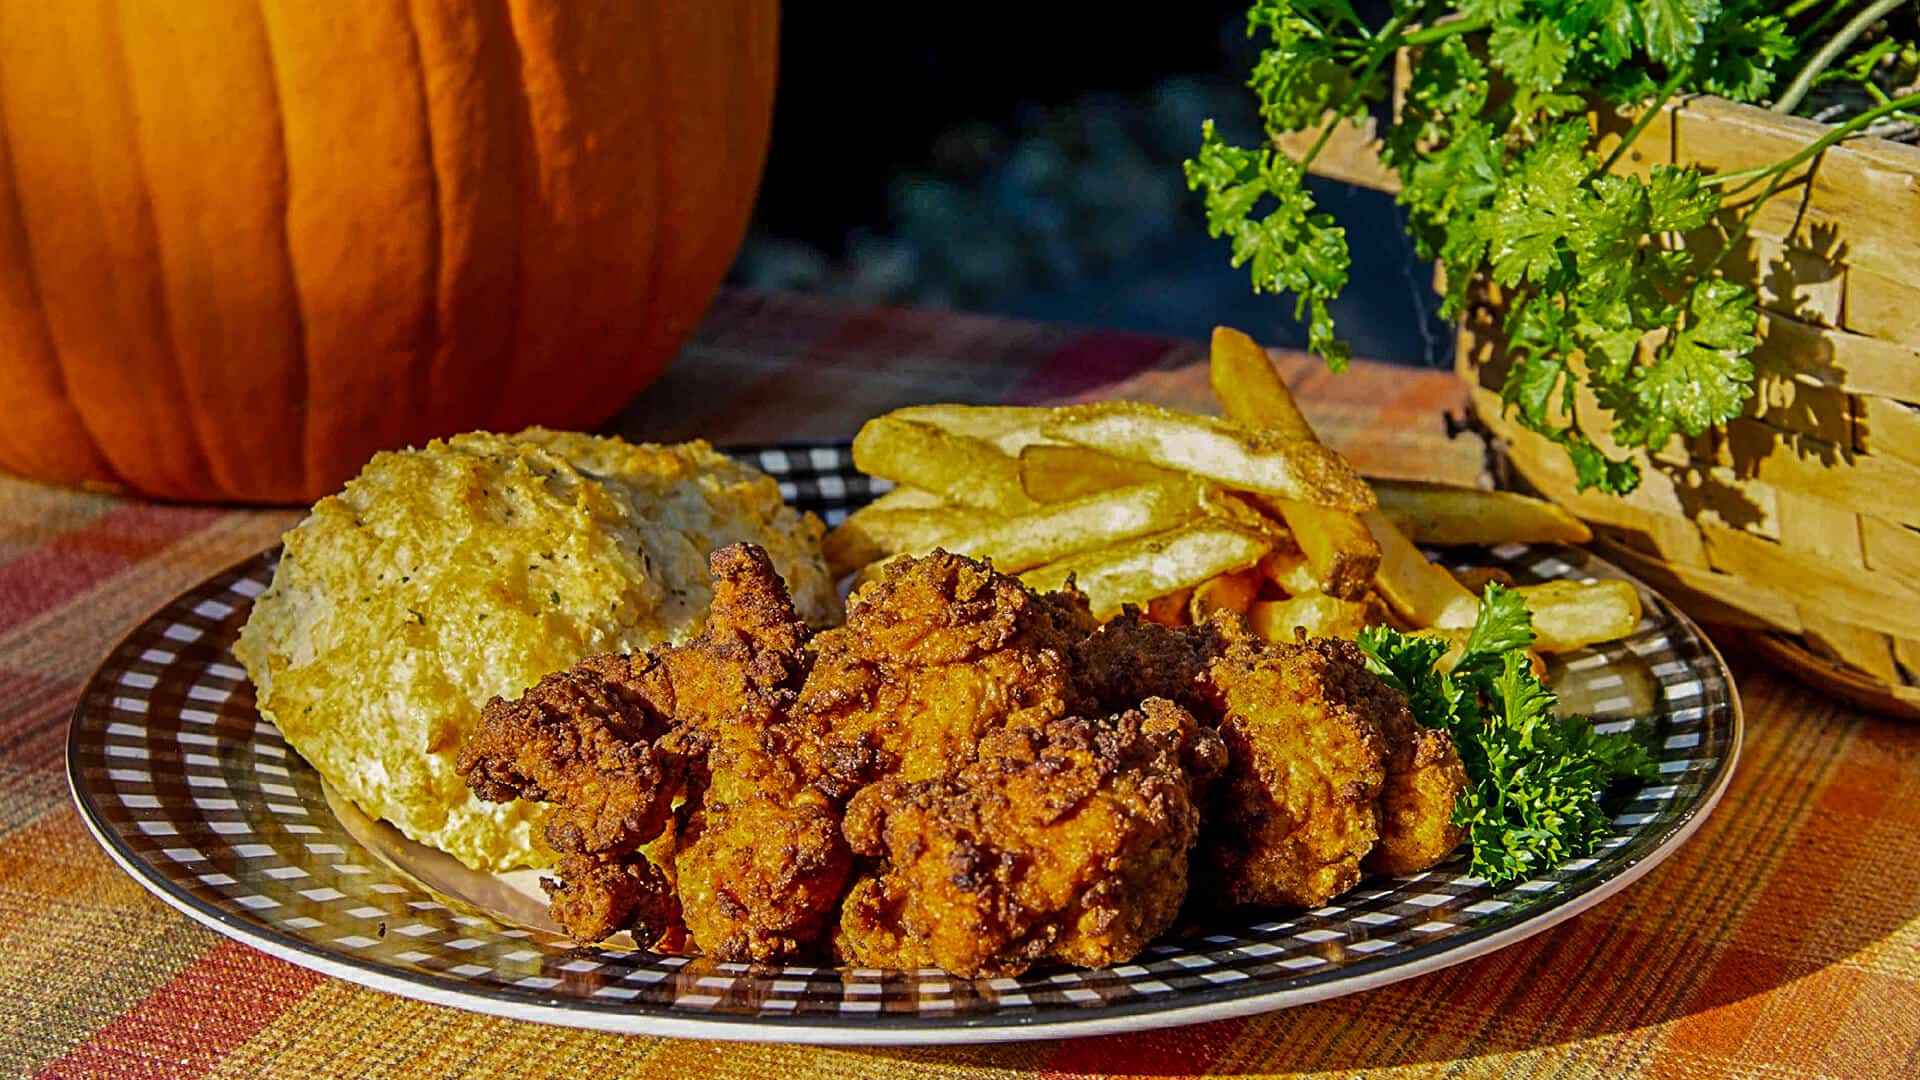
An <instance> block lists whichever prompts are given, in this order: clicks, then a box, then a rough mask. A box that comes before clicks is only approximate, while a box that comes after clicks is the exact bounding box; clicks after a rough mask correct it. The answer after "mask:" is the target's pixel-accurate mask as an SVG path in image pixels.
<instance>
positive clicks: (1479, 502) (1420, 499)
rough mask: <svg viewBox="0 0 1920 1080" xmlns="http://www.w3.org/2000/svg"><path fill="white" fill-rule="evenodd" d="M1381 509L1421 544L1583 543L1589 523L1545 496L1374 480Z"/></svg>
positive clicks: (1590, 534)
mask: <svg viewBox="0 0 1920 1080" xmlns="http://www.w3.org/2000/svg"><path fill="white" fill-rule="evenodd" d="M1373 494H1374V497H1375V498H1377V499H1379V500H1380V513H1381V514H1383V515H1385V516H1386V518H1387V520H1389V521H1391V522H1393V523H1394V525H1396V526H1398V527H1399V529H1400V531H1401V532H1403V533H1405V534H1406V535H1407V538H1408V539H1410V540H1412V541H1413V542H1414V543H1416V544H1435V545H1439V546H1442V547H1446V546H1457V545H1467V544H1480V545H1485V546H1492V545H1494V544H1533V543H1539V544H1584V543H1586V542H1587V541H1589V540H1592V539H1593V530H1591V529H1589V528H1587V526H1586V523H1585V522H1583V521H1581V520H1580V519H1579V518H1577V517H1574V516H1573V515H1572V514H1569V513H1567V512H1566V511H1565V510H1562V509H1561V508H1560V507H1558V506H1555V505H1554V504H1552V503H1550V502H1548V501H1546V500H1545V499H1534V498H1529V497H1527V496H1525V495H1518V494H1515V493H1514V492H1511V491H1480V490H1478V489H1476V488H1462V487H1453V486H1451V485H1448V484H1428V483H1422V482H1420V481H1418V480H1375V481H1373Z"/></svg>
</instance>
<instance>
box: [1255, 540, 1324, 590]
mask: <svg viewBox="0 0 1920 1080" xmlns="http://www.w3.org/2000/svg"><path fill="white" fill-rule="evenodd" d="M1259 569H1260V572H1261V573H1262V574H1265V575H1266V577H1267V580H1268V581H1271V582H1273V583H1274V584H1275V585H1277V586H1279V587H1280V591H1281V592H1283V593H1286V594H1287V595H1288V596H1299V595H1301V594H1303V593H1310V592H1318V591H1319V589H1318V585H1319V579H1318V578H1316V577H1315V576H1314V573H1313V567H1311V566H1309V565H1308V564H1307V557H1306V556H1305V555H1302V554H1301V553H1300V552H1298V551H1288V550H1285V549H1282V548H1274V549H1273V550H1272V551H1269V552H1267V554H1266V555H1265V556H1264V557H1263V558H1261V560H1260V568H1259Z"/></svg>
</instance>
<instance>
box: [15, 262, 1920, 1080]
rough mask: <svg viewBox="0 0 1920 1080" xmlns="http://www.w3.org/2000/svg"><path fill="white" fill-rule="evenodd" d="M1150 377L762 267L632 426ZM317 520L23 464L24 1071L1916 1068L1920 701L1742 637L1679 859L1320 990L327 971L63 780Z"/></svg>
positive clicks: (747, 1074) (749, 427) (19, 547)
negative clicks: (555, 1011)
mask: <svg viewBox="0 0 1920 1080" xmlns="http://www.w3.org/2000/svg"><path fill="white" fill-rule="evenodd" d="M1282 364H1283V367H1284V369H1285V371H1286V374H1287V375H1288V378H1289V381H1290V382H1291V383H1292V384H1293V385H1294V386H1295V387H1296V389H1297V391H1298V393H1299V395H1300V397H1301V398H1302V403H1303V407H1304V408H1305V409H1306V411H1307V412H1308V413H1309V415H1310V417H1311V419H1312V420H1313V421H1314V422H1315V424H1316V426H1317V427H1318V428H1319V429H1320V430H1321V431H1322V433H1323V434H1324V435H1325V437H1326V438H1327V440H1328V441H1329V442H1331V443H1332V444H1334V445H1335V446H1336V447H1338V448H1340V449H1341V450H1342V451H1343V452H1345V453H1346V454H1347V455H1348V456H1349V457H1350V458H1351V459H1352V460H1353V461H1354V462H1355V464H1357V465H1358V466H1359V467H1360V468H1361V469H1363V470H1365V471H1367V472H1370V473H1375V474H1380V475H1401V476H1435V475H1438V476H1440V477H1443V478H1449V479H1454V480H1458V481H1463V482H1466V481H1471V480H1472V479H1473V478H1474V477H1475V476H1476V474H1477V473H1478V472H1479V470H1480V468H1481V465H1482V451H1481V448H1480V447H1479V445H1478V444H1477V443H1475V442H1474V441H1473V440H1471V439H1467V438H1460V439H1454V438H1449V437H1448V436H1447V434H1446V429H1445V425H1444V421H1443V417H1444V415H1445V414H1446V413H1447V412H1448V411H1449V410H1452V411H1454V412H1456V413H1457V412H1459V411H1460V410H1461V409H1462V408H1463V400H1464V398H1463V395H1462V393H1461V391H1460V389H1459V387H1458V386H1457V384H1456V383H1455V382H1454V380H1453V378H1452V376H1451V375H1449V374H1445V373H1441V372H1412V371H1407V370H1405V369H1395V368H1388V367H1384V366H1380V365H1373V364H1367V363H1359V364H1356V365H1354V370H1352V371H1350V372H1349V373H1347V374H1345V375H1343V376H1331V375H1328V374H1327V373H1326V372H1325V371H1324V370H1322V369H1321V368H1320V367H1318V365H1317V363H1316V362H1314V361H1312V360H1311V359H1309V358H1306V357H1300V356H1287V357H1283V358H1282ZM1121 396H1124V397H1134V398H1139V399H1143V400H1150V401H1157V402H1161V403H1164V404H1168V405H1173V406H1177V407H1184V408H1194V409H1200V410H1209V411H1210V410H1211V403H1210V401H1209V399H1208V395H1207V390H1206V374H1205V350H1204V347H1203V346H1201V345H1198V344H1195V343H1192V342H1181V341H1170V340H1166V339H1163V338H1154V337H1146V336H1142V335H1135V334H1116V333H1107V332H1101V331H1097V330H1085V329H1076V328H1070V327H1060V326H1042V325H1035V324H1030V323H1019V322H1012V321H1007V320H999V319H991V318H983V317H977V316H967V315H957V314H951V313H941V312H930V311H915V310H897V309H873V308H862V307H855V306H850V305H846V304H842V303H838V302H832V301H825V300H819V299H811V298H803V297H797V296H789V295H775V294H761V293H737V292H736V293H727V294H724V295H722V296H721V297H720V299H719V300H718V301H717V302H716V303H715V305H714V307H713V310H712V311H711V312H710V313H709V315H708V317H707V320H706V322H705V324H704V325H703V326H702V328H701V329H700V331H699V333H698V335H697V336H696V338H695V339H694V341H692V342H691V343H690V344H689V345H688V346H687V347H686V349H685V350H684V352H683V353H682V355H681V357H680V359H679V361H678V362H677V363H676V364H675V365H674V367H673V368H672V370H671V371H669V373H668V374H667V375H666V377H665V378H664V379H662V381H661V382H660V383H658V384H657V385H656V386H654V387H653V388H652V389H650V390H648V391H647V392H646V393H644V394H642V395H641V396H640V397H639V398H637V399H636V400H635V401H634V402H633V403H632V404H631V406H630V407H629V408H628V409H627V411H626V412H625V413H624V414H623V415H622V416H621V417H619V418H618V419H617V420H616V421H615V422H614V423H613V424H611V425H610V429H611V430H615V431H618V432H620V433H622V434H624V435H627V436H628V437H631V438H643V439H655V440H669V439H681V438H690V437H694V436H700V437H705V438H709V439H711V440H713V441H714V442H716V443H718V444H721V445H726V444H729V443H735V444H744V443H765V442H771V441H777V440H783V439H803V438H836V437H839V438H843V437H847V436H850V435H852V433H853V432H854V430H855V429H856V428H857V427H858V426H859V424H860V422H861V421H862V420H863V419H865V418H866V417H868V416H871V415H873V414H874V413H876V412H880V411H883V410H886V409H889V408H892V407H895V406H898V405H905V404H909V403H914V402H924V401H935V400H944V401H971V402H1059V401H1070V400H1081V399H1092V398H1101V397H1121ZM0 422H3V421H0ZM297 516H298V515H297V514H296V513H294V512H290V511H256V510H227V509H220V508H206V507H180V506H158V505H153V504H148V503H142V502H137V501H130V500H124V499H117V498H112V497H107V496H101V495H93V494H83V493H78V492H72V491H63V490H56V489H52V488H47V487H43V486H38V485H34V484H29V483H25V482H21V481H17V480H13V479H10V478H4V477H0V1074H3V1075H22V1076H48V1077H79V1076H115V1077H134V1076H140V1077H146V1076H154V1077H162V1076H165V1077H173V1076H207V1075H218V1076H236V1077H254V1076H307V1075H312V1076H448V1075H501V1076H565V1077H573V1076H579V1077H592V1078H601V1077H608V1076H640V1077H661V1078H676V1077H721V1078H730V1077H739V1078H743V1080H745V1078H753V1080H762V1078H764V1077H768V1076H780V1077H783V1078H790V1080H811V1078H814V1077H823V1078H824V1077H841V1076H868V1075H874V1076H912V1077H929V1078H933V1077H962V1076H964V1077H1011V1076H1044V1077H1060V1078H1066V1077H1090V1076H1127V1077H1147V1076H1190V1075H1234V1076H1240V1075H1285V1074H1304V1075H1324V1076H1338V1077H1346V1076H1353V1075H1356V1074H1366V1075H1369V1076H1373V1075H1379V1076H1428V1075H1447V1076H1463V1075H1464V1076H1549V1075H1551V1076H1589V1075H1605V1076H1768V1077H1773V1076H1795V1077H1797V1076H1832V1077H1847V1078H1852V1077H1912V1076H1920V727H1911V726H1903V725H1900V724H1897V723H1894V722H1890V721H1885V720H1880V719H1876V718H1874V717H1871V716H1868V715H1865V714H1863V713H1861V712H1859V711H1857V710H1854V709H1852V708H1850V707H1848V706H1846V705H1844V704H1840V703H1837V702H1834V701H1831V700H1828V699H1826V698H1824V697H1822V696H1821V695H1819V694H1817V693H1814V692H1812V691H1809V690H1806V689H1803V688H1801V687H1799V686H1797V685H1795V684H1793V683H1792V682H1790V681H1787V680H1785V679H1783V678H1781V677H1779V676H1776V675H1775V674H1774V673H1773V672H1771V671H1770V670H1768V669H1767V668H1766V667H1765V666H1764V664H1762V663H1761V662H1759V661H1756V660H1753V659H1751V658H1748V657H1746V656H1744V655H1743V654H1742V653H1740V652H1739V651H1738V649H1737V647H1736V648H1735V649H1734V651H1733V652H1732V653H1731V656H1730V660H1731V662H1732V664H1733V666H1734V674H1735V676H1736V677H1737V678H1738V680H1739V684H1740V688H1741V692H1742V697H1743V699H1744V701H1745V704H1746V709H1747V724H1748V730H1747V742H1746V748H1745V753H1744V757H1743V760H1742V761H1741V764H1740V769H1739V773H1738V775H1736V777H1735V778H1734V782H1733V787H1732V789H1731V790H1730V791H1729V792H1728V794H1727V796H1726V798H1725V800H1724V801H1723V802H1722V803H1721V805H1720V807H1719V809H1718V810H1717V811H1716V812H1715V814H1714V816H1713V817H1712V819H1711V820H1709V821H1708V822H1707V824H1706V826H1705V827H1704V828H1703V829H1702V830H1701V831H1700V832H1699V833H1698V834H1697V835H1696V836H1695V837H1694V838H1693V840H1692V841H1690V842H1689V843H1688V844H1687V845H1686V847H1684V848H1683V849H1682V850H1681V851H1680V852H1679V853H1678V854H1677V855H1676V856H1674V857H1673V858H1672V859H1671V860H1669V861H1668V862H1666V863H1664V864H1663V865H1661V866H1660V867H1658V868H1657V869H1655V870H1654V871H1653V872H1652V873H1651V874H1650V875H1648V876H1647V877H1646V878H1645V879H1643V880H1642V881H1640V882H1639V883H1637V884H1635V885H1634V886H1633V887H1631V888H1629V889H1628V890H1627V891H1626V892H1625V893H1623V894H1622V895H1620V896H1619V897H1616V898H1614V899H1612V900H1610V901H1608V902H1606V903H1604V904H1602V905H1601V906H1599V907H1598V908H1596V909H1595V910H1593V911H1591V912H1588V913H1586V914H1584V915H1582V916H1580V917H1578V918H1575V919H1573V920H1571V921H1570V922H1568V923H1566V924H1563V925H1562V926H1560V927H1557V928H1555V929H1553V930H1550V931H1547V932H1545V933H1542V934H1540V935H1538V936H1536V937H1533V938H1530V939H1528V940H1527V941H1525V942H1522V943H1520V944H1518V945H1514V946H1512V947H1509V948H1507V949H1504V950H1502V951H1500V952H1498V953H1496V954H1494V955H1492V956H1489V957H1486V958H1483V959H1480V960H1477V961H1472V962H1469V963H1465V964H1461V965H1459V966H1457V967H1453V968H1450V969H1448V970H1446V971H1442V972H1439V973H1436V974H1433V975H1429V976H1425V977H1422V978H1418V979H1413V980H1409V981H1406V982H1401V983H1397V984H1395V985H1393V986H1390V987H1386V988H1384V989H1380V990H1376V991H1372V992H1369V993H1365V994H1357V995H1352V996H1349V997H1345V998H1341V999H1338V1000H1335V1001H1331V1002H1326V1003H1323V1004H1320V1005H1314V1006H1309V1007H1305V1008H1299V1009H1293V1010H1289V1011H1286V1012H1280V1013H1273V1014H1268V1015H1265V1016H1259V1017H1254V1018H1250V1019H1245V1020H1235V1021H1228V1022H1222V1023H1216V1024H1208V1025H1202V1026H1198V1027H1188V1028H1178V1029H1173V1030H1169V1031H1160V1032H1151V1033H1143V1034H1140V1035H1133V1036H1108V1037H1102V1038H1093V1039H1081V1040H1071V1041H1060V1042H1039V1043H1025V1044H1012V1045H1003V1046H983V1047H977V1048H958V1049H918V1050H886V1051H858V1050H828V1049H820V1048H811V1047H788V1046H763V1045H739V1044H722V1043H710V1042H697V1041H678V1040H668V1039H644V1038H629V1037H622V1036H613V1035H602V1034H596V1033H590V1032H583V1031H575V1030H570V1029H562V1028H551V1027H543V1026H539V1025H535V1024H529V1023H522V1022H515V1021H509V1020H500V1019H494V1018H491V1017H485V1016H479V1015H474V1014H470V1013H465V1012H460V1011H457V1010H453V1009H448V1008H443V1007H439V1006H434V1005H427V1004H422V1003H419V1002H414V1001H409V1000H405V999H401V998H396V997H390V996H387V995H384V994H381V993H378V992H375V991H371V990H363V989H360V988H358V987H355V986H353V985H351V984H348V983H344V982H339V981H336V980H333V979H329V978H326V977H323V976H320V975H316V974H313V973H310V972H308V971H305V970H303V969H301V968H298V967H294V966H292V965H289V964H285V963H282V962H280V961H278V960H274V959H272V958H270V957H267V956H265V955H263V954H261V953H258V952H255V951H253V950H252V949H250V948H248V947H246V946H243V945H239V944H236V943H233V942H230V941H228V940H226V939H225V938H222V937H220V936H218V935H216V934H214V933H212V932H210V931H207V930H204V929H202V928H201V927H199V926H198V925H197V924H194V923H192V922H190V921H188V920H187V919H186V918H185V917H184V916H180V915H177V914H174V913H173V912H172V911H171V910H170V909H168V908H166V907H165V906H163V905H162V904H160V903H159V902H158V901H156V900H153V899H151V898H150V897H149V896H148V895H147V894H146V893H145V892H144V891H143V890H142V889H141V888H140V887H139V886H138V885H136V884H134V882H133V881H132V880H131V879H129V878H127V877H125V876H124V875H122V874H121V873H120V872H119V871H118V870H116V869H115V868H114V867H113V866H112V864H111V863H109V862H108V860H107V857H106V856H105V854H103V853H102V852H101V851H100V850H99V848H98V847H96V846H95V844H94V842H93V841H92V840H91V839H90V838H89V837H88V836H87V834H86V832H85V830H84V829H83V827H82V826H81V823H80V820H79V818H78V816H77V815H76V814H75V812H74V810H73V808H72V806H71V804H70V802H69V799H68V795H67V791H66V783H65V780H64V777H63V776H62V773H61V748H62V744H63V740H64V738H65V733H66V725H67V716H68V713H69V712H70V711H71V710H72V708H73V706H74V703H75V701H76V699H77V697H78V694H79V690H80V687H81V685H82V683H83V682H84V681H85V679H86V677H87V675H88V673H89V672H91V670H92V669H93V667H94V665H95V664H97V663H98V662H99V661H100V659H101V657H102V656H103V655H104V654H105V653H106V652H107V650H108V649H109V648H110V647H111V646H112V644H113V643H114V642H115V641H116V640H118V639H119V637H120V636H121V635H122V634H123V633H125V632H126V630H127V629H128V628H130V627H131V626H133V625H134V624H135V623H136V622H138V621H139V620H140V619H141V618H142V617H144V616H145V615H146V614H147V613H148V612H149V611H151V610H152V609H154V608H155V607H157V606H159V605H160V604H161V603H163V602H164V601H165V600H167V599H169V598H170V597H172V596H173V595H175V594H176V593H178V592H179V591H181V590H182V589H184V588H185V587H187V586H188V585H191V584H193V583H194V582H197V581H199V580H200V579H201V578H203V577H205V576H207V575H209V574H212V573H213V572H215V571H217V570H219V569H221V568H223V567H225V566H227V565H229V564H231V563H233V562H234V561H236V560H238V559H240V558H242V557H244V556H246V555H248V554H250V553H252V552H254V551H257V550H259V549H260V548H262V547H265V546H267V545H269V544H271V543H273V542H274V541H275V539H276V538H277V537H278V535H279V534H280V532H281V531H282V530H284V529H285V528H287V527H288V526H289V525H291V524H292V523H293V522H294V521H295V520H296V519H297ZM1722 644H1723V645H1728V644H1734V645H1736V646H1737V643H1730V642H1723V643H1722Z"/></svg>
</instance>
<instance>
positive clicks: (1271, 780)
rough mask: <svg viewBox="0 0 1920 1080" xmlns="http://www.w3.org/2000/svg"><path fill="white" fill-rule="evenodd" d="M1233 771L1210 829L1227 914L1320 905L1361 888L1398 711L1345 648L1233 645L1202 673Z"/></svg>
mask: <svg viewBox="0 0 1920 1080" xmlns="http://www.w3.org/2000/svg"><path fill="white" fill-rule="evenodd" d="M1208 675H1209V678H1210V679H1211V681H1212V682H1213V683H1214V685H1215V686H1216V687H1217V688H1218V691H1219V693H1220V695H1221V699H1222V702H1223V705H1224V711H1223V714H1222V720H1221V722H1220V729H1219V730H1220V736H1221V738H1222V739H1224V740H1225V741H1226V744H1227V750H1228V755H1229V758H1230V762H1231V763H1230V765H1229V766H1228V770H1227V775H1226V777H1225V779H1224V781H1223V783H1222V784H1221V790H1220V794H1219V799H1218V801H1217V802H1216V804H1215V805H1216V807H1217V816H1218V819H1219V820H1218V824H1217V826H1216V827H1215V828H1213V829H1212V830H1211V832H1212V839H1213V841H1214V843H1213V844H1212V847H1211V855H1212V857H1213V858H1212V862H1213V871H1214V872H1215V873H1216V874H1217V875H1218V877H1219V879H1220V884H1221V892H1222V894H1223V896H1224V898H1225V899H1226V900H1227V901H1228V902H1229V903H1232V904H1264V905H1287V906H1297V907H1309V908H1312V907H1319V906H1321V905H1322V904H1325V903H1326V902H1327V901H1328V900H1330V899H1332V898H1333V897H1335V896H1338V895H1339V894H1341V893H1343V892H1345V891H1347V890H1348V889H1350V888H1352V887H1353V886H1354V885H1355V884H1357V883H1358V882H1359V880H1360V861H1361V860H1362V859H1363V858H1365V857H1366V855H1367V854H1368V852H1370V851H1372V850H1373V847H1374V844H1375V842H1376V841H1377V840H1378V839H1379V837H1380V807H1379V798H1380V791H1381V788H1382V786H1383V785H1384V783H1385V780H1386V755H1387V745H1386V740H1385V739H1384V738H1382V736H1381V734H1380V728H1379V723H1378V721H1377V719H1376V718H1377V717H1378V716H1380V715H1381V714H1383V713H1385V712H1388V711H1391V710H1394V709H1399V710H1402V711H1404V710H1405V708H1406V705H1405V702H1404V701H1402V700H1400V698H1399V696H1398V695H1397V694H1395V693H1394V691H1393V690H1392V689H1391V688H1390V687H1388V686H1387V685H1386V684H1385V683H1383V682H1381V681H1380V680H1379V679H1377V678H1375V677H1374V676H1373V675H1372V674H1370V673H1369V672H1368V671H1367V669H1366V665H1365V662H1364V659H1363V657H1362V655H1361V653H1360V651H1359V649H1358V647H1356V646H1355V645H1353V644H1352V643H1351V642H1346V641H1337V640H1333V639H1320V640H1316V641H1309V642H1306V643H1303V644H1298V645H1288V644H1279V645H1268V644H1262V643H1258V642H1253V641H1245V642H1239V643H1236V644H1234V645H1233V646H1231V647H1230V648H1228V650H1227V651H1226V653H1225V654H1224V655H1222V656H1221V657H1220V658H1219V659H1217V660H1215V661H1214V662H1213V663H1212V664H1211V665H1210V666H1209V668H1208Z"/></svg>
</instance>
